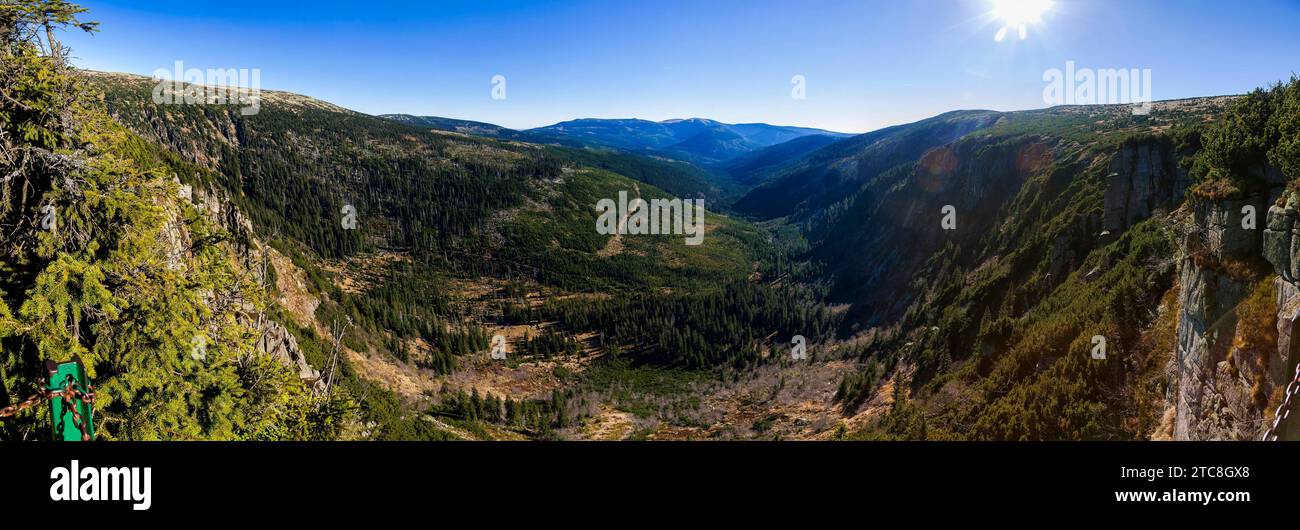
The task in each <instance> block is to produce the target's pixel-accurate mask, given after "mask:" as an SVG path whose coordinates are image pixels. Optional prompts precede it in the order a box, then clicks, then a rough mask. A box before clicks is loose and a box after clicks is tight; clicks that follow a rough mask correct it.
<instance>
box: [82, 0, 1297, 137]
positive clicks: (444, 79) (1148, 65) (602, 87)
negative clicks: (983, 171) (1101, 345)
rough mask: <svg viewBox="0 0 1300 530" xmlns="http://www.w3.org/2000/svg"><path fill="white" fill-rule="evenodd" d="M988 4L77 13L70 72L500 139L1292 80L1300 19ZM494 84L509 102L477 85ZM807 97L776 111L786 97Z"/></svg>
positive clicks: (867, 120) (899, 118) (1151, 8)
mask: <svg viewBox="0 0 1300 530" xmlns="http://www.w3.org/2000/svg"><path fill="white" fill-rule="evenodd" d="M994 2H995V0H907V1H902V0H854V1H820V0H800V1H767V0H704V1H698V0H697V1H677V0H656V1H643V0H578V1H551V2H546V1H536V0H513V1H494V0H477V1H473V0H470V1H459V0H458V1H438V0H428V1H388V0H373V1H369V2H344V1H337V0H321V1H314V2H297V1H288V2H276V1H267V0H262V1H249V0H223V1H207V0H188V1H185V2H177V1H175V0H172V1H159V0H81V2H80V3H82V4H83V5H85V6H86V7H88V8H90V9H91V12H90V14H89V15H87V17H86V18H88V19H90V20H97V21H100V22H101V23H102V30H101V31H100V32H99V33H97V34H94V35H74V34H68V35H66V40H67V43H68V44H69V45H71V46H72V47H73V53H74V63H75V64H77V65H78V66H80V67H82V68H88V69H94V70H105V71H117V72H130V73H136V74H142V75H149V74H151V73H152V72H153V71H154V70H156V69H159V68H164V69H169V70H170V69H172V67H173V64H174V63H175V62H176V61H178V60H179V61H183V62H184V64H185V66H186V67H187V68H202V69H207V68H257V69H260V70H261V76H262V77H261V85H262V88H263V89H273V90H287V91H290V92H296V93H300V94H305V95H308V96H312V97H315V98H319V99H323V100H326V101H329V102H332V103H335V104H338V105H341V106H344V107H347V108H351V109H354V110H357V111H361V112H365V113H370V114H384V113H406V114H417V115H431V116H443V117H449V118H461V119H470V120H477V121H485V122H490V123H496V124H499V125H504V126H507V127H512V128H530V127H538V126H543V125H549V124H552V123H556V122H559V121H564V120H569V119H575V118H643V119H650V120H664V119H669V118H686V117H705V118H712V119H716V120H720V121H724V122H729V123H744V122H767V123H774V124H782V125H800V126H808V127H820V128H825V129H831V130H837V131H843V132H865V131H868V130H874V129H878V128H880V127H883V126H888V125H894V124H899V123H906V122H911V121H915V120H918V119H922V118H925V117H929V116H933V115H936V114H940V113H942V112H946V111H950V110H955V109H975V108H981V109H994V110H1020V109H1030V108H1041V107H1046V106H1048V105H1047V104H1046V103H1045V102H1044V101H1043V89H1044V87H1045V85H1046V83H1045V82H1044V81H1043V75H1044V72H1045V71H1046V70H1048V69H1053V68H1055V69H1064V68H1065V64H1066V62H1067V61H1074V62H1075V63H1076V64H1077V66H1078V67H1079V68H1095V69H1103V68H1139V69H1150V70H1151V76H1152V92H1153V94H1152V95H1153V97H1154V98H1155V99H1174V98H1182V97H1194V96H1208V95H1222V94H1237V93H1243V92H1246V91H1249V90H1250V89H1252V88H1255V87H1258V86H1262V85H1267V84H1271V83H1273V82H1276V81H1279V80H1282V79H1284V78H1288V77H1290V76H1291V75H1292V74H1293V73H1294V72H1297V71H1300V64H1298V63H1300V29H1297V28H1300V0H1242V1H1235V2H1223V1H1213V0H1055V2H1054V5H1053V6H1052V8H1051V9H1049V10H1048V11H1047V12H1046V13H1045V14H1044V16H1043V18H1042V21H1041V22H1040V23H1038V24H1035V25H1033V26H1031V27H1030V28H1029V30H1028V35H1027V38H1026V39H1025V40H1020V39H1019V38H1018V37H1017V36H1016V35H1014V34H1015V31H1012V36H1010V37H1008V38H1006V39H1004V40H1003V41H1002V42H995V40H994V35H995V34H996V33H997V31H998V29H999V28H1000V27H1002V25H1003V24H1002V23H1001V22H1000V21H998V20H995V17H993V16H992V12H993V9H994ZM495 75H502V76H505V79H506V96H507V97H506V99H504V100H494V99H493V98H492V97H491V94H492V88H493V86H492V78H493V76H495ZM796 75H801V76H803V77H804V79H806V94H807V98H806V99H803V100H797V99H794V98H792V97H791V89H792V88H793V85H792V83H791V78H792V77H794V76H796Z"/></svg>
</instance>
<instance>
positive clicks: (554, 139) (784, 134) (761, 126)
mask: <svg viewBox="0 0 1300 530" xmlns="http://www.w3.org/2000/svg"><path fill="white" fill-rule="evenodd" d="M381 117H383V118H386V119H389V120H393V121H398V122H401V123H406V124H411V125H417V126H422V127H429V128H432V129H437V130H442V131H451V132H461V133H465V134H472V135H476V136H489V137H494V138H503V139H510V140H520V141H529V142H535V143H547V144H558V145H566V146H576V147H597V148H605V149H616V150H621V151H626V152H630V153H636V154H642V155H649V156H662V157H669V158H674V159H679V160H684V161H688V162H692V163H696V164H699V165H702V166H710V167H711V166H717V165H722V164H726V163H727V162H731V161H734V160H736V159H737V158H739V157H741V156H745V155H750V154H753V153H755V152H760V151H762V150H764V149H766V148H770V147H774V146H778V145H780V144H784V143H786V142H790V141H792V140H796V139H800V138H805V137H809V136H818V137H824V139H826V140H829V139H843V138H848V137H849V136H851V135H848V134H844V133H836V132H831V131H825V130H821V129H812V128H807V127H788V126H780V125H768V124H765V123H742V124H727V123H721V122H718V121H714V120H708V119H703V118H690V119H679V120H665V121H660V122H655V121H647V120H639V119H590V118H589V119H578V120H571V121H566V122H561V123H557V124H555V125H549V126H546V127H538V128H535V129H527V130H523V131H516V130H512V129H507V128H504V127H500V126H496V125H491V124H486V123H479V122H472V121H465V120H454V119H448V118H438V117H429V116H410V115H405V114H388V115H383V116H381Z"/></svg>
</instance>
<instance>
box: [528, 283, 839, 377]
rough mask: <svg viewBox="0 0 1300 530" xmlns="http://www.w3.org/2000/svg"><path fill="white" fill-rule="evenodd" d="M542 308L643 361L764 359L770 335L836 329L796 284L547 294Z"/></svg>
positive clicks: (782, 345) (812, 339) (695, 363)
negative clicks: (610, 295)
mask: <svg viewBox="0 0 1300 530" xmlns="http://www.w3.org/2000/svg"><path fill="white" fill-rule="evenodd" d="M543 313H544V314H545V316H546V317H547V318H551V319H555V320H558V321H559V322H560V323H561V324H562V325H563V326H564V327H565V328H566V329H568V330H570V331H573V332H589V331H596V332H601V333H603V334H604V336H603V341H604V343H605V344H607V345H613V346H618V347H620V348H618V349H620V350H624V351H627V352H629V353H628V354H630V355H635V357H636V359H637V360H639V361H642V362H647V363H654V364H659V365H665V366H681V367H686V368H714V367H723V366H730V367H733V368H736V369H744V368H748V367H752V366H756V365H758V364H759V363H760V362H762V359H763V349H764V346H765V345H766V344H768V343H769V342H771V343H774V344H775V347H776V348H777V349H780V350H785V349H788V348H789V346H790V340H791V337H793V336H795V335H803V336H804V337H805V338H806V339H807V341H808V342H809V343H817V342H820V341H822V340H824V339H825V338H827V337H830V336H831V332H832V330H833V329H834V328H835V319H834V318H833V316H832V315H831V313H830V311H829V310H827V309H826V308H825V307H823V306H820V305H816V304H813V303H810V302H809V301H808V300H806V299H805V298H804V297H803V295H801V294H799V293H798V292H796V291H795V290H793V289H779V288H772V287H768V286H763V285H754V284H750V283H743V282H741V283H733V284H730V285H727V286H726V287H725V288H723V289H720V290H718V291H716V292H709V293H702V294H694V295H678V294H654V295H645V296H634V297H629V298H622V299H610V300H591V299H575V300H563V301H548V302H547V304H546V305H545V306H544V309H543Z"/></svg>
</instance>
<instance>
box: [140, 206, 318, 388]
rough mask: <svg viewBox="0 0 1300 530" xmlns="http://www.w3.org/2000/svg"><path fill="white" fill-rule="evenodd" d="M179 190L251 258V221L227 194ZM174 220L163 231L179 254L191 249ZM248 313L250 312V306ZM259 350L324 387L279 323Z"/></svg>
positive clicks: (269, 327)
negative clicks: (228, 233)
mask: <svg viewBox="0 0 1300 530" xmlns="http://www.w3.org/2000/svg"><path fill="white" fill-rule="evenodd" d="M177 184H178V185H179V184H180V182H179V181H177ZM180 190H181V191H180V193H181V198H182V199H186V200H189V201H190V202H191V203H192V204H194V205H195V206H196V207H198V208H199V209H200V210H203V211H204V212H205V213H206V215H207V216H208V218H209V219H211V220H212V221H213V222H215V223H217V224H218V225H220V226H221V227H222V228H224V229H225V230H227V231H229V232H230V233H231V234H232V235H233V236H234V237H233V238H232V239H233V243H234V244H235V247H236V248H235V250H236V252H238V253H239V254H240V255H241V256H244V257H245V258H248V257H249V252H248V251H249V247H250V246H252V247H257V246H259V245H258V244H257V243H256V241H255V240H254V235H253V234H254V232H253V224H252V222H251V221H250V220H249V219H248V217H246V216H245V215H244V214H243V212H240V211H239V209H237V208H235V207H234V205H233V204H231V203H230V201H229V200H228V199H227V198H226V197H225V195H224V194H222V193H220V192H219V191H217V190H215V189H209V190H205V191H200V190H195V189H193V188H191V187H189V186H181V187H180ZM174 217H176V218H174V219H171V220H170V221H169V223H168V225H169V226H170V227H172V228H170V229H168V230H164V231H163V234H164V237H166V238H168V248H169V249H172V252H174V253H175V254H177V255H179V254H180V253H182V252H186V251H187V249H188V248H189V234H188V232H187V231H186V230H185V228H184V223H182V222H181V221H180V220H179V217H178V216H174ZM252 272H253V273H254V274H255V275H257V274H261V271H257V270H253V271H252ZM258 279H259V280H260V279H261V278H258ZM248 310H250V311H251V307H250V308H248ZM246 316H248V318H249V320H251V319H252V317H251V316H249V315H246ZM256 347H257V351H259V352H262V353H265V354H267V355H270V356H271V358H273V359H275V360H276V361H277V362H279V363H280V364H283V365H285V366H288V367H289V368H291V369H293V370H295V371H297V372H298V377H300V378H302V380H303V381H304V382H305V383H307V384H309V385H315V386H316V387H317V388H320V387H321V386H322V385H323V384H324V383H323V382H322V381H321V376H320V372H318V371H317V370H316V369H314V368H312V366H311V365H310V364H308V362H307V358H306V356H304V355H303V353H302V349H301V348H299V347H298V339H297V338H295V337H294V336H293V334H292V333H290V332H289V330H288V329H287V328H285V327H284V326H283V325H281V324H280V323H278V322H274V321H269V320H268V321H266V322H264V323H263V332H262V336H261V337H260V338H259V339H258V341H257V345H256Z"/></svg>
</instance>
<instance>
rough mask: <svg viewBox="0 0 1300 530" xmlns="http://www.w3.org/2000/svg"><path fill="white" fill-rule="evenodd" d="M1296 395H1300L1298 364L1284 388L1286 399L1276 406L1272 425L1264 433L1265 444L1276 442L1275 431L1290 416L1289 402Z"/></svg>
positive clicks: (1299, 365)
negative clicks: (1293, 374) (1292, 376)
mask: <svg viewBox="0 0 1300 530" xmlns="http://www.w3.org/2000/svg"><path fill="white" fill-rule="evenodd" d="M1296 394H1300V364H1297V365H1296V367H1295V377H1294V378H1292V379H1291V383H1290V384H1288V385H1287V386H1286V398H1285V399H1283V400H1282V404H1281V405H1278V406H1277V412H1274V413H1273V425H1272V426H1271V427H1269V428H1268V432H1265V433H1264V441H1265V442H1276V441H1277V439H1278V433H1277V429H1278V427H1280V426H1281V425H1282V422H1283V421H1286V419H1287V417H1289V416H1290V415H1291V406H1292V403H1291V401H1292V399H1294V398H1295V396H1296Z"/></svg>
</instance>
